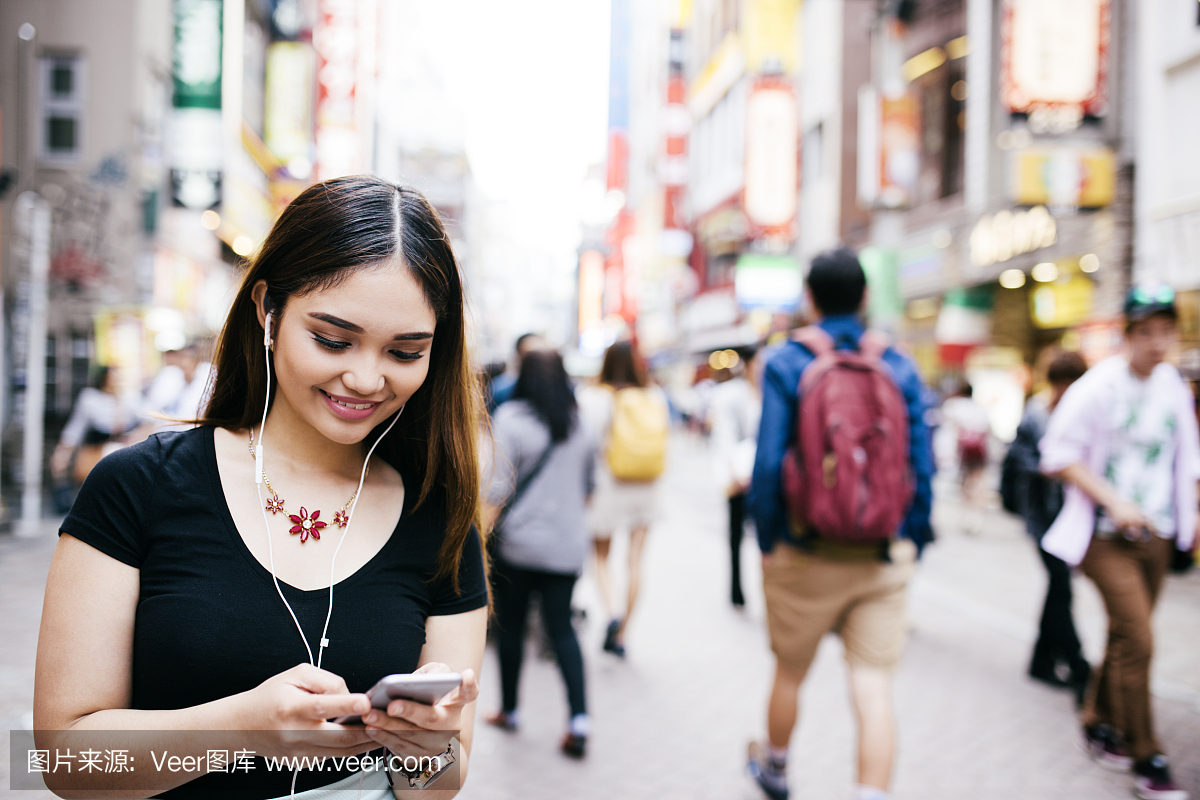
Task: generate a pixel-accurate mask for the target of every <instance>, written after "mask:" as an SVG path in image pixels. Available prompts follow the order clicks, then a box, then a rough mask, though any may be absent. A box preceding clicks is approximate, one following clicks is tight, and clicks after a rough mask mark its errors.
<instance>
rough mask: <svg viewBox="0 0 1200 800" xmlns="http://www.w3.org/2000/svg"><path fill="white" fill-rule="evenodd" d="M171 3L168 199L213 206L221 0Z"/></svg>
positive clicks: (217, 176) (217, 171) (217, 195)
mask: <svg viewBox="0 0 1200 800" xmlns="http://www.w3.org/2000/svg"><path fill="white" fill-rule="evenodd" d="M174 8H175V39H174V43H173V48H172V49H173V53H172V73H171V78H172V85H173V92H172V98H171V106H172V110H171V122H170V134H171V135H170V153H169V161H170V167H171V199H172V201H173V202H174V203H175V204H176V205H179V206H183V207H185V208H194V209H206V208H212V207H213V206H215V205H217V204H218V203H220V202H221V168H222V148H221V141H222V130H221V35H222V26H221V22H222V14H223V10H222V0H175V6H174Z"/></svg>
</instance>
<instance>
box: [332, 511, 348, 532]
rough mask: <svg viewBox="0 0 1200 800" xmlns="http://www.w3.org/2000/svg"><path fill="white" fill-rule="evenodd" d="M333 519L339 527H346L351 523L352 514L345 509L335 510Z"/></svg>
mask: <svg viewBox="0 0 1200 800" xmlns="http://www.w3.org/2000/svg"><path fill="white" fill-rule="evenodd" d="M333 521H334V522H335V523H337V526H338V527H339V528H344V527H346V526H347V525H349V524H350V515H349V514H347V513H346V512H345V511H335V512H333Z"/></svg>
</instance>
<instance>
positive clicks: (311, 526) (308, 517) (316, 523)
mask: <svg viewBox="0 0 1200 800" xmlns="http://www.w3.org/2000/svg"><path fill="white" fill-rule="evenodd" d="M250 457H251V458H253V457H254V430H253V429H251V430H250ZM370 473H371V467H370V465H367V472H366V474H367V475H369V474H370ZM262 477H263V483H265V484H266V485H267V491H268V492H270V493H271V496H270V497H268V498H267V511H270V512H271V513H272V514H278V513H280V512H283V513H284V514H287V515H288V519H290V520H291V521H292V522H293V523H294V524H293V525H292V527H291V529H290V530H289V531H288V532H289V533H292V534H297V533H298V534H300V543H301V544H304V543H305V542H307V541H308V537H310V536H311V537H312V538H314V539H317V540H320V538H321V530H322V529H323V528H326V527H328V526H329V523H328V522H325V521H324V520H323V519H321V509H319V508H318V509H317V510H315V511H313V512H312V514H309V513H308V509H307V508H305V507H304V506H300V513H299V514H288V510H287V509H286V508H284V507H283V498H282V497H280V496H279V492H277V491H275V487H273V486H271V480H270V478H268V477H267V471H266V470H265V469H264V470H263V475H262ZM364 477H365V475H364ZM356 497H358V490H357V489H355V490H354V494H352V495H350V499H349V500H347V501H346V505H344V506H342V509H341V511H335V512H334V513H333V522H334V524H335V525H337V526H338V527H339V528H344V527H346V526H347V525H348V524H350V506H351V505H352V504H353V503H354V498H356Z"/></svg>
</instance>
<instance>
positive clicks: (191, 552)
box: [62, 427, 487, 797]
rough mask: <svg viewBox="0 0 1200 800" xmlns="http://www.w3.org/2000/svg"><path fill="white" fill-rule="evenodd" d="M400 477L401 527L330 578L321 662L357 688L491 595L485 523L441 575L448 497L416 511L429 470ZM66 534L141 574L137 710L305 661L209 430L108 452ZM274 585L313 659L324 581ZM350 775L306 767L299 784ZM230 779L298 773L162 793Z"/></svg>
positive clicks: (267, 787)
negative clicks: (244, 526) (312, 586)
mask: <svg viewBox="0 0 1200 800" xmlns="http://www.w3.org/2000/svg"><path fill="white" fill-rule="evenodd" d="M402 478H403V479H404V485H405V489H406V491H405V494H404V509H403V511H402V513H401V516H400V521H399V523H398V524H397V526H396V529H395V531H393V532H392V535H391V537H390V538H389V539H388V541H387V543H386V544H384V546H383V548H382V549H380V551H379V552H378V553H376V554H375V556H374V557H372V558H371V560H370V561H368V562H367V563H366V564H365V565H363V566H362V567H361V568H360V569H359V570H358V571H357V572H355V573H354V574H353V575H351V576H350V577H348V578H346V579H345V580H342V581H341V582H339V583H337V584H336V585H335V586H334V604H333V616H332V617H331V619H330V621H329V634H328V636H329V643H330V644H329V647H328V648H326V650H325V655H324V659H323V662H322V667H323V668H324V669H326V670H328V671H330V672H333V673H334V674H337V675H340V676H341V677H342V678H343V679H345V681H346V685H347V686H348V687H349V689H350V691H351V692H365V691H366V690H368V689H370V688H371V686H373V685H374V684H375V682H376V681H378V680H379V679H380V678H382V677H383V676H385V675H389V674H391V673H395V672H412V671H413V670H414V669H416V668H417V666H418V659H419V657H420V653H421V648H422V646H423V645H424V643H425V620H426V618H427V617H429V616H437V615H445V614H458V613H461V612H465V611H471V610H474V609H477V608H481V607H483V606H485V605H487V582H486V578H485V576H484V568H483V557H482V551H481V548H480V541H479V536H478V533H477V532H476V531H475V530H474V529H472V531H471V535H470V536H469V537H468V539H467V541H466V543H465V545H464V549H463V555H462V564H461V567H460V569H459V592H458V593H455V591H454V589H453V586H452V584H451V581H450V580H449V579H442V580H436V581H435V580H434V579H433V576H434V573H435V572H436V569H437V554H438V550H439V548H440V547H441V544H442V541H443V538H444V535H445V531H446V524H447V515H446V510H445V503H444V500H443V499H442V498H441V497H440V496H439V495H438V494H437V493H431V495H430V497H429V498H428V499H427V500H426V501H425V502H424V503H422V504H421V505H420V506H419V507H418V508H416V509H414V508H413V504H414V502H415V499H416V495H417V491H418V487H419V486H420V480H419V479H418V477H417V476H413V475H405V474H402ZM62 532H64V533H69V534H70V535H72V536H74V537H75V538H77V539H79V540H81V541H83V542H86V543H87V544H89V545H91V546H92V547H95V548H96V549H97V550H100V551H101V552H103V553H105V554H107V555H109V556H111V557H113V558H115V559H117V560H118V561H121V562H122V563H125V564H128V565H130V566H132V567H136V568H137V569H138V570H139V571H140V574H139V579H140V592H139V596H138V604H137V614H136V620H135V625H134V640H133V701H132V708H135V709H146V710H150V709H177V708H187V707H190V706H195V705H199V704H201V703H207V702H210V701H213V700H217V699H220V698H223V697H228V696H230V695H233V694H237V693H239V692H244V691H247V690H249V689H253V688H254V687H255V686H258V685H259V684H260V683H262V682H263V681H264V680H266V679H267V678H269V677H271V676H272V675H276V674H278V673H280V672H283V671H285V670H287V669H289V668H291V667H294V666H296V665H297V664H302V663H307V662H308V654H307V651H306V650H305V648H304V643H303V642H302V641H301V640H300V634H299V632H298V631H297V630H296V626H295V623H293V622H292V619H291V617H290V616H289V614H288V611H287V608H286V607H285V606H284V604H283V602H282V601H281V600H280V599H279V595H278V594H277V593H276V590H275V586H274V584H273V583H272V580H271V573H270V572H269V571H268V570H267V569H266V568H265V567H263V565H262V564H260V563H259V562H258V560H257V559H256V558H255V557H254V556H253V554H251V552H250V550H249V549H248V548H247V547H246V544H245V542H244V541H243V540H242V537H241V535H239V533H238V531H237V530H236V529H235V527H234V523H233V518H232V517H231V516H230V513H229V507H228V505H227V504H226V502H225V494H224V491H223V490H222V487H221V480H220V476H219V474H218V472H217V459H216V450H215V448H214V446H213V429H212V428H209V427H203V428H196V429H193V430H189V431H184V432H172V433H160V434H156V435H154V436H151V437H150V438H149V439H147V440H146V441H145V442H142V443H140V444H137V445H134V446H132V447H128V448H125V449H123V450H119V451H117V452H116V453H113V454H112V455H110V456H108V457H106V458H104V459H103V460H102V461H100V463H99V464H98V465H97V466H96V468H95V469H94V470H93V471H92V473H91V474H90V475H89V476H88V478H87V481H86V482H84V484H83V487H82V488H81V489H80V491H79V496H78V498H77V499H76V501H75V505H74V506H73V507H72V508H71V513H70V514H69V515H68V516H67V518H66V519H65V520H64V521H63V524H62ZM251 534H252V535H262V531H252V532H251ZM311 544H312V543H310V545H311ZM317 544H318V546H319V545H320V543H319V542H318V543H317ZM279 585H280V587H281V589H282V590H283V593H284V595H285V596H286V597H287V599H288V602H289V603H290V604H291V606H292V608H293V609H294V611H295V613H296V617H297V618H298V619H299V621H300V625H301V626H302V627H303V628H304V635H305V636H306V637H307V639H308V642H309V645H310V646H311V647H312V648H313V651H314V656H315V654H316V650H317V643H318V642H319V640H320V638H321V629H322V627H323V626H324V623H325V614H326V611H327V609H328V604H329V590H328V588H324V589H316V590H313V591H301V590H299V589H296V588H295V587H292V586H290V585H288V584H286V583H284V582H283V581H280V582H279ZM346 774H347V773H333V772H324V773H321V774H320V776H312V777H309V776H306V775H305V774H304V773H301V775H300V780H299V781H298V782H297V785H296V791H297V792H299V791H302V790H303V789H307V788H312V787H314V786H321V785H325V784H328V783H331V782H333V781H335V780H338V779H340V778H342V777H345V775H346ZM306 778H307V779H306ZM231 779H235V782H231ZM218 783H219V784H220V785H218ZM234 786H236V787H237V788H238V789H245V790H246V793H245V794H243V793H242V792H241V791H238V792H236V794H238V795H239V796H245V797H274V796H279V795H286V794H287V793H288V792H289V790H290V789H291V774H290V773H286V774H281V773H273V774H271V775H268V774H267V773H266V772H265V770H263V769H262V764H261V762H260V763H259V764H258V769H255V770H253V771H251V772H243V773H239V774H238V775H237V776H232V775H229V776H225V775H207V776H205V777H203V778H200V779H197V780H195V781H192V782H191V783H189V784H185V785H184V786H183V787H180V788H179V789H176V790H173V791H171V792H168V793H167V794H168V796H176V794H177V793H179V794H191V793H192V792H193V791H198V790H201V789H203V790H205V791H209V790H214V789H219V790H224V789H226V788H233V787H234ZM224 794H225V792H224V791H222V795H224ZM228 796H230V797H232V796H233V795H228Z"/></svg>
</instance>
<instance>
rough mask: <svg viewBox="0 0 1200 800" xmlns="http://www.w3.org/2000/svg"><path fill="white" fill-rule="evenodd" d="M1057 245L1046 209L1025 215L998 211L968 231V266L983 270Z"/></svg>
mask: <svg viewBox="0 0 1200 800" xmlns="http://www.w3.org/2000/svg"><path fill="white" fill-rule="evenodd" d="M1056 241H1058V226H1057V224H1056V223H1055V222H1054V217H1052V216H1050V212H1049V211H1047V210H1046V207H1045V206H1034V207H1033V208H1031V209H1029V210H1028V211H999V212H997V213H995V214H988V215H985V216H984V217H982V218H980V220H979V222H977V223H975V228H974V229H973V230H972V231H971V263H972V264H974V265H975V266H977V267H986V266H988V265H990V264H997V263H1002V262H1005V261H1008V260H1009V259H1010V258H1012V257H1013V256H1019V255H1021V254H1022V253H1031V252H1033V251H1034V250H1040V249H1042V248H1043V247H1049V246H1050V245H1052V244H1054V243H1055V242H1056Z"/></svg>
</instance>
